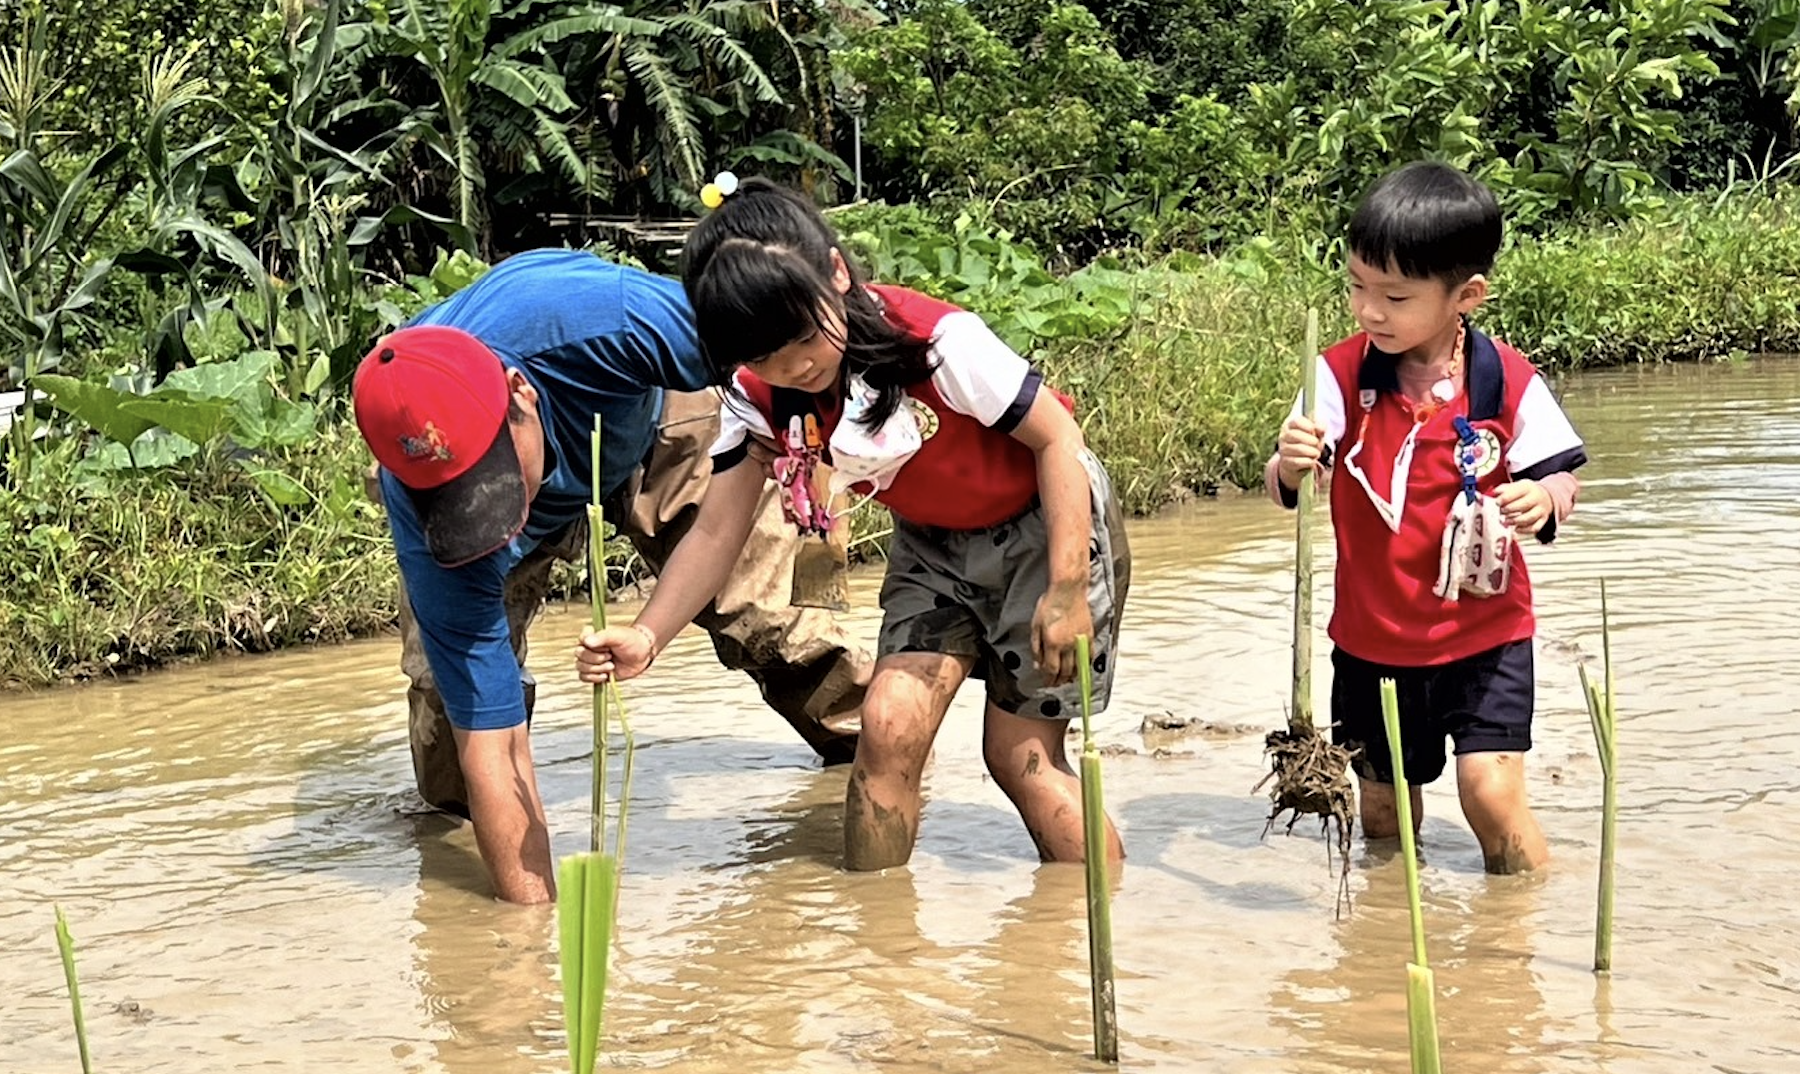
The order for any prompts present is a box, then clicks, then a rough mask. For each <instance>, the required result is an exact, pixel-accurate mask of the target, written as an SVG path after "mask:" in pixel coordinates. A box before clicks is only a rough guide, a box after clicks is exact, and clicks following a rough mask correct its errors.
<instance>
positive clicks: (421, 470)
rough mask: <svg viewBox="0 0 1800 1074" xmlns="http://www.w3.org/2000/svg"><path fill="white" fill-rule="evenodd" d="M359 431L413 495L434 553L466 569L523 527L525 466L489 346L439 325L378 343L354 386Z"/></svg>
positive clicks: (501, 374) (502, 376) (501, 373)
mask: <svg viewBox="0 0 1800 1074" xmlns="http://www.w3.org/2000/svg"><path fill="white" fill-rule="evenodd" d="M351 392H352V395H353V397H354V399H355V402H356V426H357V428H358V429H360V430H362V435H363V439H364V440H365V441H367V442H368V444H369V450H370V451H372V452H374V454H375V459H376V461H377V462H379V463H381V465H382V466H383V467H384V468H386V469H387V470H388V472H389V473H392V474H393V475H394V476H395V477H397V478H399V479H400V483H401V484H402V485H405V486H406V488H407V490H408V491H409V492H410V493H411V494H412V500H413V506H414V508H415V509H416V510H417V511H418V515H419V521H420V523H421V525H423V527H424V529H425V542H426V544H427V545H429V546H430V548H431V556H432V558H433V559H435V560H437V561H438V562H439V563H441V564H443V565H444V566H446V567H460V566H462V565H463V564H465V563H470V562H473V561H474V560H477V559H480V558H481V557H483V556H485V555H487V554H488V553H490V552H493V551H494V550H496V549H498V548H500V547H501V546H502V545H504V544H506V543H507V542H508V541H510V540H512V539H513V538H514V537H516V536H518V534H519V531H520V530H522V529H524V528H525V519H526V517H527V515H528V514H529V512H530V508H531V504H530V502H529V499H528V497H527V496H526V491H525V470H524V467H522V466H521V465H520V464H519V454H518V451H517V450H516V449H515V448H514V446H513V438H512V433H511V432H510V431H509V430H508V429H507V427H506V412H507V407H508V406H509V405H510V403H511V401H512V391H511V389H510V388H508V387H507V382H506V367H505V366H503V365H501V364H500V359H499V358H498V357H496V356H495V354H494V352H493V351H491V350H489V349H488V347H487V345H486V344H484V343H482V342H481V341H480V340H478V339H476V338H475V337H474V336H471V335H469V334H468V333H467V332H464V331H461V330H459V329H455V328H447V327H444V326H442V325H418V326H415V327H411V328H402V329H400V330H399V331H397V332H394V333H392V334H390V335H388V336H385V337H384V338H382V339H381V340H380V341H379V342H377V343H376V344H375V347H374V349H373V350H371V351H370V352H369V353H368V354H367V355H366V356H365V357H364V358H363V360H362V364H361V365H359V366H357V368H356V379H355V381H354V383H353V385H352V388H351Z"/></svg>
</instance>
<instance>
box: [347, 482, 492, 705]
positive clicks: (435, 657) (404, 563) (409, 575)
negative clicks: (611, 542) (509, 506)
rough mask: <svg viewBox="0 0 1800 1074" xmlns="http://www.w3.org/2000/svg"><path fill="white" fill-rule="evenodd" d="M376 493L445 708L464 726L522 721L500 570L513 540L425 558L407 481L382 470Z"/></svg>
mask: <svg viewBox="0 0 1800 1074" xmlns="http://www.w3.org/2000/svg"><path fill="white" fill-rule="evenodd" d="M381 496H382V500H383V501H384V503H385V504H386V506H387V517H388V529H389V530H390V531H391V532H392V533H393V535H394V551H395V552H396V553H398V555H399V559H400V576H401V578H402V579H404V580H405V582H406V595H407V599H408V600H409V601H410V602H411V604H412V612H413V620H414V622H415V623H417V624H418V628H419V640H420V641H421V642H422V643H423V645H424V648H425V658H426V660H428V661H429V662H430V664H431V673H432V677H433V678H434V679H435V680H436V682H437V689H438V693H439V694H440V695H442V697H443V699H444V714H445V715H446V716H448V717H449V719H450V723H451V725H452V726H454V727H459V728H462V729H463V730H465V731H487V730H496V729H500V728H507V727H516V726H518V725H519V724H521V723H524V722H525V688H524V685H523V684H522V682H521V681H520V675H519V661H518V658H517V657H515V656H514V655H513V650H512V630H511V628H510V626H509V625H508V623H507V620H506V574H507V572H508V571H510V570H511V569H512V568H513V567H514V565H516V564H517V563H518V561H519V559H520V558H521V555H522V553H521V551H520V546H519V542H517V541H515V542H514V543H513V544H510V545H508V546H506V547H505V548H502V549H499V550H498V551H496V552H493V553H492V554H490V555H488V556H485V557H483V558H481V559H478V560H476V561H475V562H473V563H469V564H465V565H464V566H461V567H457V568H455V569H454V570H451V569H446V568H444V567H441V566H439V565H438V562H437V561H436V560H434V559H432V558H431V550H430V549H429V548H428V547H427V546H426V544H425V534H424V531H423V530H422V529H421V527H420V525H419V516H418V515H417V514H415V513H414V511H413V505H412V499H411V497H410V496H409V495H408V494H407V491H406V489H405V487H404V486H402V485H401V484H400V482H399V481H398V480H397V479H396V478H395V477H394V476H393V475H392V474H390V473H388V472H387V471H385V470H384V471H382V474H381Z"/></svg>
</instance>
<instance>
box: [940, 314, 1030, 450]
mask: <svg viewBox="0 0 1800 1074" xmlns="http://www.w3.org/2000/svg"><path fill="white" fill-rule="evenodd" d="M931 346H932V351H933V354H932V357H933V358H934V359H935V360H936V362H937V369H936V370H934V371H933V372H932V375H931V386H932V387H934V388H936V389H937V392H938V394H939V395H941V396H943V397H944V402H946V403H948V404H949V405H950V408H951V409H952V410H955V411H957V412H958V413H962V414H967V415H969V416H970V417H972V418H974V419H975V420H976V421H979V422H980V423H981V424H983V425H986V426H989V427H991V428H996V429H999V430H1001V431H1002V432H1010V431H1011V430H1012V429H1013V428H1014V427H1015V426H1017V425H1018V424H1019V422H1020V421H1022V420H1024V418H1025V413H1026V411H1028V410H1030V409H1031V403H1032V400H1034V399H1036V398H1037V389H1038V385H1039V384H1040V383H1042V378H1040V377H1039V376H1038V374H1037V373H1036V372H1035V371H1033V370H1032V368H1031V363H1029V362H1027V361H1026V360H1025V359H1023V358H1021V357H1019V355H1018V354H1017V353H1016V352H1015V351H1014V350H1013V349H1012V348H1011V347H1008V346H1007V345H1006V344H1005V343H1004V342H1002V341H1001V339H1000V337H999V336H996V335H995V334H994V331H993V329H991V328H989V327H988V326H987V324H986V323H985V322H984V321H982V319H981V318H980V317H977V316H976V315H975V314H973V313H968V312H964V311H958V312H956V313H952V314H950V315H948V316H946V317H945V318H944V319H943V320H942V321H939V322H938V330H937V335H936V337H935V338H934V339H933V340H932V344H931Z"/></svg>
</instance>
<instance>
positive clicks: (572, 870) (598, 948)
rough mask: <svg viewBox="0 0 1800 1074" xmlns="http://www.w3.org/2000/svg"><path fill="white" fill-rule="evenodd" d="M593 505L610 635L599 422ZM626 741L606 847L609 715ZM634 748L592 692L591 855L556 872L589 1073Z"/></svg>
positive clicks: (576, 1067)
mask: <svg viewBox="0 0 1800 1074" xmlns="http://www.w3.org/2000/svg"><path fill="white" fill-rule="evenodd" d="M590 443H591V447H592V449H593V465H592V470H591V477H592V481H593V502H592V503H590V504H589V505H588V509H587V520H588V590H589V605H590V612H591V615H592V622H593V627H594V629H595V630H605V629H606V519H605V517H604V514H603V512H602V510H601V507H600V461H601V455H600V416H599V415H598V414H596V415H594V431H593V435H592V439H591V442H590ZM615 711H616V712H617V714H618V723H619V730H620V733H621V738H622V739H623V741H624V749H623V751H622V753H621V758H620V787H619V798H618V802H619V811H618V816H617V820H616V822H615V827H614V829H613V842H612V846H611V848H610V849H609V848H608V847H607V846H606V784H607V775H608V772H609V769H610V753H609V750H608V743H609V739H610V736H611V730H612V728H611V724H612V713H613V712H615ZM636 746H637V742H636V739H635V738H634V736H633V735H632V733H631V720H630V718H629V716H628V715H627V714H626V711H625V703H624V699H623V698H621V697H620V696H619V687H618V684H617V683H616V682H607V683H605V684H602V685H596V686H595V687H594V761H593V765H594V780H593V800H592V804H591V807H590V814H591V830H590V833H589V836H590V845H591V847H592V849H591V850H590V851H589V852H588V853H586V854H575V855H571V856H570V857H567V858H564V859H563V861H562V863H561V865H560V866H559V867H558V869H557V892H556V915H557V934H558V946H559V948H560V955H561V962H562V977H563V1023H564V1030H565V1032H566V1033H567V1035H568V1041H569V1067H570V1069H571V1070H572V1071H573V1072H574V1074H592V1072H593V1070H594V1064H595V1063H596V1062H597V1061H598V1059H599V1054H600V1031H601V1026H602V1022H603V1016H604V1014H605V1008H606V982H607V976H608V972H607V971H608V963H609V961H610V960H611V957H612V938H613V933H614V931H615V926H616V925H617V924H618V910H619V872H620V869H621V866H622V863H623V861H624V857H625V825H626V815H627V812H628V809H627V806H628V804H629V802H630V799H631V769H632V760H633V756H634V754H635V753H636Z"/></svg>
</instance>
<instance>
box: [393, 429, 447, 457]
mask: <svg viewBox="0 0 1800 1074" xmlns="http://www.w3.org/2000/svg"><path fill="white" fill-rule="evenodd" d="M399 439H400V450H401V451H404V452H406V457H407V458H409V459H415V460H419V461H424V460H426V459H430V460H433V461H435V462H450V461H451V460H452V459H455V458H456V455H455V454H454V453H453V452H451V450H450V444H449V442H448V441H446V440H445V439H444V433H443V431H442V430H441V429H439V428H438V427H437V425H436V424H434V423H432V422H429V421H428V422H426V423H425V429H424V431H423V432H421V433H420V434H419V435H418V436H405V435H402V436H401V437H400V438H399Z"/></svg>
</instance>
